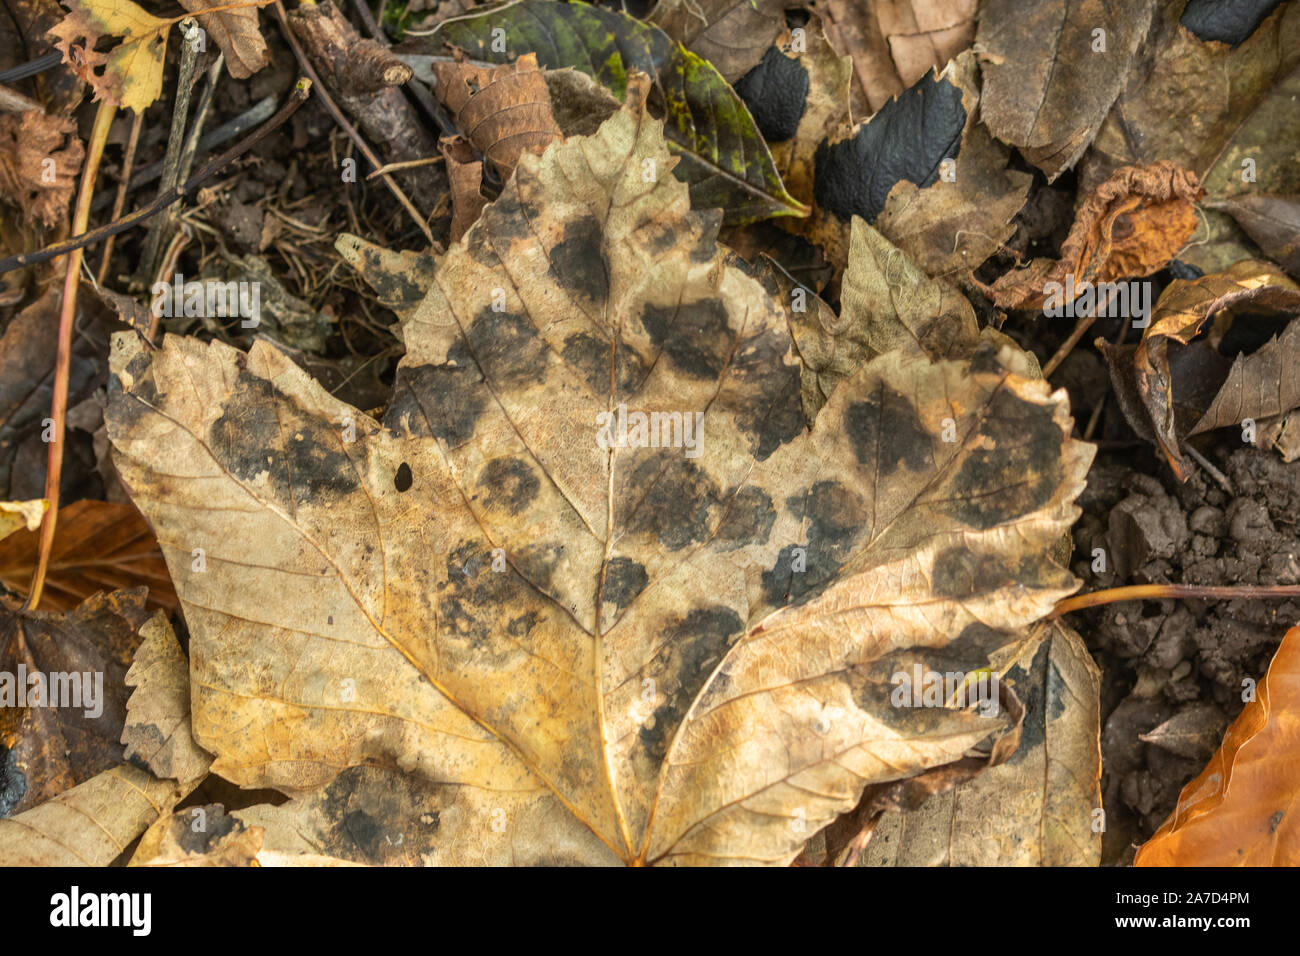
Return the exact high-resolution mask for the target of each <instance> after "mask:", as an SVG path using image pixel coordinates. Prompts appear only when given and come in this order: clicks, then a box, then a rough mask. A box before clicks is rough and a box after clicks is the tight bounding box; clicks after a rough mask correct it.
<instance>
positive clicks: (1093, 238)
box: [993, 160, 1205, 309]
mask: <svg viewBox="0 0 1300 956" xmlns="http://www.w3.org/2000/svg"><path fill="white" fill-rule="evenodd" d="M1204 194H1205V191H1204V190H1203V189H1201V184H1200V182H1199V181H1198V180H1197V178H1196V176H1195V175H1194V174H1193V173H1190V172H1188V171H1187V170H1185V169H1180V168H1179V167H1177V166H1175V165H1174V164H1173V163H1170V162H1165V161H1163V160H1162V161H1160V162H1157V163H1154V164H1152V165H1150V166H1125V167H1123V168H1121V169H1117V170H1115V172H1114V173H1113V174H1112V175H1111V176H1110V178H1109V179H1107V180H1106V181H1105V182H1103V183H1102V184H1101V185H1100V186H1098V187H1097V188H1096V189H1095V190H1093V192H1092V193H1090V194H1089V196H1088V198H1087V199H1086V200H1084V202H1083V205H1081V206H1080V207H1079V211H1078V212H1077V213H1076V214H1075V217H1074V225H1072V226H1071V227H1070V234H1069V235H1068V236H1067V237H1066V239H1065V242H1063V243H1062V244H1061V256H1060V258H1059V259H1057V260H1056V261H1052V260H1050V259H1036V260H1034V261H1033V262H1031V263H1030V264H1029V265H1028V266H1027V267H1026V268H1024V269H1014V270H1012V271H1011V272H1008V273H1006V274H1005V275H1003V276H1001V277H1000V278H999V279H998V280H997V281H996V282H995V283H993V296H994V301H995V302H996V303H997V304H998V306H999V307H1001V308H1004V309H1038V308H1042V305H1043V302H1044V300H1045V298H1046V296H1047V293H1046V291H1045V287H1046V285H1047V283H1049V282H1055V283H1059V284H1062V285H1064V284H1065V283H1066V281H1067V279H1069V278H1070V277H1073V282H1074V283H1075V284H1076V285H1078V286H1080V287H1081V286H1082V284H1083V283H1097V282H1113V281H1115V280H1117V279H1123V278H1140V277H1143V276H1149V275H1151V274H1152V273H1154V272H1158V271H1160V270H1161V269H1163V268H1164V267H1165V266H1167V265H1168V264H1169V261H1170V260H1171V259H1173V257H1174V256H1176V255H1177V254H1178V250H1179V249H1181V248H1182V247H1183V246H1184V245H1185V244H1186V243H1187V240H1188V239H1190V238H1191V236H1192V233H1194V232H1195V231H1196V226H1197V222H1198V220H1197V217H1196V200H1197V199H1199V198H1200V197H1201V196H1203V195H1204Z"/></svg>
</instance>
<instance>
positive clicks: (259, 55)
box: [180, 0, 271, 80]
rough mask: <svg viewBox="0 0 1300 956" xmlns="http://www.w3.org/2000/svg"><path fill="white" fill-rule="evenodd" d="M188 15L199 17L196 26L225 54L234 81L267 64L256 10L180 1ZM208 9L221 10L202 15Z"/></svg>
mask: <svg viewBox="0 0 1300 956" xmlns="http://www.w3.org/2000/svg"><path fill="white" fill-rule="evenodd" d="M180 4H181V6H182V7H184V8H185V9H186V10H188V11H189V12H190V13H195V14H199V18H198V19H199V26H201V27H203V29H205V30H207V31H208V33H210V34H211V35H212V39H213V40H215V41H216V43H217V46H218V47H220V48H221V52H222V53H224V54H225V55H226V68H227V69H228V70H230V75H231V76H233V77H234V78H235V79H237V80H243V79H247V78H248V77H250V76H252V75H253V74H254V73H256V72H257V71H258V70H260V69H261V68H262V67H264V66H266V64H267V63H269V62H270V60H271V56H270V53H269V51H268V50H267V48H266V41H265V40H264V39H262V31H261V30H259V29H258V27H257V7H254V6H234V5H232V4H228V3H224V2H222V0H180ZM210 7H222V8H224V9H221V10H218V11H217V12H215V13H204V12H203V11H204V10H207V9H209V8H210Z"/></svg>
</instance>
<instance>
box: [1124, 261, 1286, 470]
mask: <svg viewBox="0 0 1300 956" xmlns="http://www.w3.org/2000/svg"><path fill="white" fill-rule="evenodd" d="M1243 307H1249V308H1252V309H1260V308H1263V309H1265V310H1282V311H1284V312H1289V313H1292V314H1296V313H1300V287H1297V286H1296V284H1295V283H1294V282H1292V281H1291V280H1290V279H1288V278H1287V277H1286V276H1284V275H1282V273H1280V272H1278V271H1277V269H1276V268H1275V267H1274V266H1271V265H1268V264H1267V263H1261V262H1253V261H1250V260H1244V261H1242V262H1239V263H1237V264H1236V265H1234V266H1233V267H1232V268H1231V269H1229V270H1228V271H1226V272H1222V273H1217V274H1215V275H1208V276H1202V277H1200V278H1199V279H1191V280H1188V279H1175V280H1174V281H1173V282H1171V283H1170V284H1169V286H1168V287H1167V288H1166V289H1165V291H1164V292H1163V293H1161V295H1160V299H1159V301H1157V302H1156V305H1155V309H1154V310H1153V312H1152V316H1151V325H1150V326H1148V328H1147V329H1146V331H1145V332H1144V333H1143V335H1142V341H1141V342H1140V343H1138V346H1137V349H1136V350H1135V351H1134V353H1133V367H1134V370H1135V371H1134V377H1135V381H1136V387H1137V392H1138V395H1139V396H1140V398H1141V401H1142V405H1143V407H1144V408H1145V410H1146V414H1147V416H1148V417H1149V419H1150V421H1151V425H1152V429H1153V431H1154V433H1155V438H1156V441H1157V443H1158V444H1159V445H1160V449H1161V451H1163V452H1164V455H1165V458H1166V459H1168V461H1169V467H1170V468H1171V469H1172V470H1173V472H1174V475H1175V476H1176V477H1177V478H1178V480H1179V481H1185V480H1186V479H1187V475H1188V471H1187V464H1186V462H1185V461H1184V459H1183V455H1182V451H1181V448H1180V446H1179V435H1178V422H1177V418H1176V416H1175V414H1174V412H1175V402H1176V398H1175V395H1174V388H1173V385H1174V378H1173V375H1172V374H1171V372H1170V359H1169V343H1170V342H1178V343H1182V344H1184V345H1186V344H1187V343H1188V342H1190V341H1191V340H1192V339H1193V338H1194V337H1195V336H1196V335H1197V334H1198V333H1199V332H1200V331H1201V330H1202V329H1203V328H1204V327H1205V323H1206V322H1207V321H1208V320H1209V319H1210V318H1211V317H1212V316H1214V315H1216V314H1217V313H1220V312H1222V311H1224V310H1227V309H1232V308H1243ZM1289 341H1290V340H1288V342H1289ZM1279 342H1280V340H1279ZM1285 347H1286V346H1285V345H1279V346H1275V348H1278V349H1279V351H1278V352H1276V353H1265V354H1264V355H1262V356H1260V357H1259V358H1255V356H1250V357H1248V358H1246V359H1241V360H1239V363H1238V364H1237V365H1236V366H1234V371H1233V372H1232V373H1230V377H1229V382H1230V383H1231V385H1230V388H1231V391H1230V392H1229V393H1228V394H1227V395H1225V396H1224V399H1223V402H1222V404H1219V403H1218V402H1217V400H1216V403H1215V406H1214V416H1215V417H1214V418H1213V419H1209V421H1211V422H1212V421H1217V420H1219V419H1220V418H1221V417H1222V416H1224V415H1227V414H1231V413H1234V412H1235V411H1236V410H1237V409H1238V408H1243V407H1246V406H1245V405H1244V404H1242V403H1244V402H1246V401H1248V400H1251V399H1252V398H1261V399H1263V400H1264V401H1267V402H1270V409H1271V402H1272V398H1273V397H1276V398H1277V399H1278V400H1279V401H1281V400H1282V399H1283V397H1284V396H1286V397H1288V400H1294V399H1295V395H1296V389H1295V386H1294V382H1289V381H1288V380H1289V379H1290V378H1293V377H1294V369H1293V368H1288V367H1287V366H1286V365H1285V364H1283V363H1281V358H1282V354H1283V353H1282V352H1281V351H1280V350H1281V349H1283V348H1285ZM1261 351H1263V350H1261ZM1251 359H1253V360H1254V361H1251ZM1274 366H1276V369H1274ZM1274 370H1275V371H1276V372H1277V375H1276V377H1274V376H1273V374H1272V373H1273V371H1274ZM1248 371H1251V372H1254V373H1255V374H1259V375H1261V376H1263V377H1264V380H1263V381H1262V383H1261V384H1258V385H1251V386H1247V383H1246V380H1245V376H1246V374H1247V372H1248ZM1270 387H1275V388H1282V389H1284V392H1283V393H1282V394H1279V395H1276V396H1268V395H1267V391H1268V389H1269V388H1270ZM1288 410H1289V409H1285V408H1280V409H1276V410H1261V412H1260V414H1261V415H1266V414H1277V413H1278V412H1279V411H1288ZM1238 424H1240V420H1238ZM1206 427H1207V428H1209V427H1217V426H1215V425H1213V424H1207V425H1206Z"/></svg>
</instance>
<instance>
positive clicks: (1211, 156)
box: [1072, 0, 1300, 200]
mask: <svg viewBox="0 0 1300 956" xmlns="http://www.w3.org/2000/svg"><path fill="white" fill-rule="evenodd" d="M1184 6H1185V5H1184V4H1183V3H1182V2H1181V0H1164V2H1162V3H1161V4H1160V7H1159V10H1158V12H1157V14H1156V16H1155V18H1154V22H1153V24H1152V28H1151V31H1150V34H1149V36H1148V38H1147V40H1146V42H1145V43H1144V44H1143V47H1142V50H1141V51H1140V53H1139V55H1138V58H1137V61H1136V62H1135V64H1134V66H1133V69H1132V71H1131V72H1130V74H1129V79H1128V83H1127V85H1126V87H1125V89H1124V90H1123V91H1122V92H1121V93H1120V95H1119V97H1118V98H1117V99H1116V101H1115V104H1114V106H1112V107H1111V109H1110V114H1109V115H1108V116H1107V117H1106V121H1105V122H1104V123H1103V124H1102V126H1101V129H1100V130H1099V131H1098V133H1097V137H1096V140H1095V142H1094V144H1093V149H1092V150H1091V152H1090V153H1089V157H1088V159H1087V160H1086V162H1085V163H1084V164H1083V166H1082V171H1081V184H1082V186H1083V187H1084V188H1085V189H1090V188H1091V187H1092V186H1093V185H1094V184H1096V183H1097V182H1100V181H1101V180H1102V179H1105V178H1106V177H1107V176H1109V175H1110V173H1111V172H1112V171H1113V170H1114V169H1115V168H1116V167H1117V166H1124V165H1129V164H1133V163H1153V162H1155V161H1156V160H1161V159H1164V160H1169V161H1171V162H1173V163H1176V164H1177V165H1179V166H1181V167H1183V168H1184V169H1189V170H1191V171H1192V172H1194V173H1195V174H1196V175H1197V177H1198V178H1199V179H1200V180H1201V182H1202V183H1203V184H1204V185H1205V188H1206V192H1207V193H1208V194H1209V196H1210V197H1211V198H1212V199H1215V200H1223V199H1227V198H1231V197H1232V196H1237V195H1249V194H1251V193H1254V192H1256V191H1258V192H1267V193H1294V192H1300V182H1297V181H1296V177H1297V175H1300V173H1297V171H1296V163H1295V160H1294V156H1293V154H1294V150H1295V143H1296V137H1297V135H1298V134H1297V131H1296V117H1297V112H1298V111H1297V109H1296V106H1295V103H1296V101H1295V100H1294V96H1295V92H1296V83H1297V82H1300V74H1297V73H1296V68H1297V66H1300V8H1297V6H1296V5H1295V4H1294V3H1284V4H1281V5H1279V6H1278V8H1277V9H1276V10H1274V11H1273V12H1272V14H1271V15H1270V16H1269V17H1268V18H1267V19H1266V20H1265V21H1264V22H1263V23H1262V24H1261V25H1260V26H1259V27H1258V28H1257V29H1256V30H1255V31H1254V33H1253V34H1251V36H1250V37H1249V38H1248V39H1246V40H1245V41H1244V42H1242V43H1240V44H1237V45H1230V44H1227V43H1219V42H1215V41H1212V40H1202V39H1200V38H1199V37H1197V36H1196V35H1195V34H1194V33H1193V32H1192V31H1190V30H1189V29H1187V28H1186V27H1185V26H1183V25H1182V24H1181V23H1180V22H1179V20H1180V18H1181V16H1182V14H1183V12H1184ZM1072 72H1076V73H1078V74H1079V75H1081V76H1082V75H1086V73H1085V71H1072ZM1247 156H1249V157H1252V158H1253V160H1254V164H1253V165H1254V167H1255V168H1254V171H1253V176H1254V181H1253V182H1247V181H1244V180H1243V173H1245V172H1246V170H1245V169H1243V166H1242V163H1241V160H1242V159H1244V158H1246V157H1247ZM1288 182H1290V183H1291V185H1287V183H1288Z"/></svg>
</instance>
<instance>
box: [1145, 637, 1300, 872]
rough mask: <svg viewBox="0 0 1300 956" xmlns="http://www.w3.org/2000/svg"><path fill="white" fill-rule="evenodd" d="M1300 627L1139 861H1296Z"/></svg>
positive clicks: (1299, 854) (1299, 835)
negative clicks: (1296, 770) (1252, 698)
mask: <svg viewBox="0 0 1300 956" xmlns="http://www.w3.org/2000/svg"><path fill="white" fill-rule="evenodd" d="M1297 716H1300V628H1292V629H1291V630H1289V631H1287V633H1286V634H1285V636H1283V638H1282V643H1281V645H1280V646H1279V647H1278V649H1277V653H1276V654H1274V655H1273V660H1272V662H1271V663H1270V664H1269V665H1268V673H1267V674H1266V675H1265V676H1264V679H1263V680H1262V681H1260V682H1259V687H1258V688H1257V690H1256V697H1255V699H1254V700H1251V701H1250V702H1249V703H1247V704H1246V706H1245V708H1244V709H1243V710H1242V712H1241V714H1240V715H1239V716H1238V717H1237V719H1236V720H1234V721H1233V722H1232V725H1231V726H1230V727H1229V728H1228V732H1227V733H1226V734H1224V736H1223V744H1222V746H1220V747H1219V750H1218V752H1217V753H1215V755H1214V756H1213V757H1212V758H1211V759H1210V762H1209V763H1208V764H1206V766H1205V769H1204V770H1202V771H1201V773H1200V775H1199V776H1197V778H1196V779H1195V780H1193V781H1192V782H1191V783H1189V784H1188V785H1187V786H1185V787H1184V788H1183V792H1182V793H1180V794H1179V795H1178V805H1177V806H1176V807H1175V808H1174V812H1173V813H1171V814H1170V815H1169V819H1167V820H1166V821H1165V822H1164V823H1163V824H1162V825H1161V826H1160V829H1159V830H1157V831H1156V832H1155V834H1154V835H1153V836H1152V837H1151V839H1150V840H1148V841H1147V842H1146V843H1145V844H1143V845H1142V847H1141V848H1139V849H1138V852H1137V859H1136V860H1134V865H1135V866H1296V865H1297V864H1300V826H1297V821H1300V814H1297V813H1296V812H1295V802H1296V788H1295V774H1294V768H1295V765H1296V760H1297V758H1298V756H1300V755H1298V754H1297V745H1298V744H1300V728H1298V726H1297V719H1296V718H1297Z"/></svg>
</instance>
